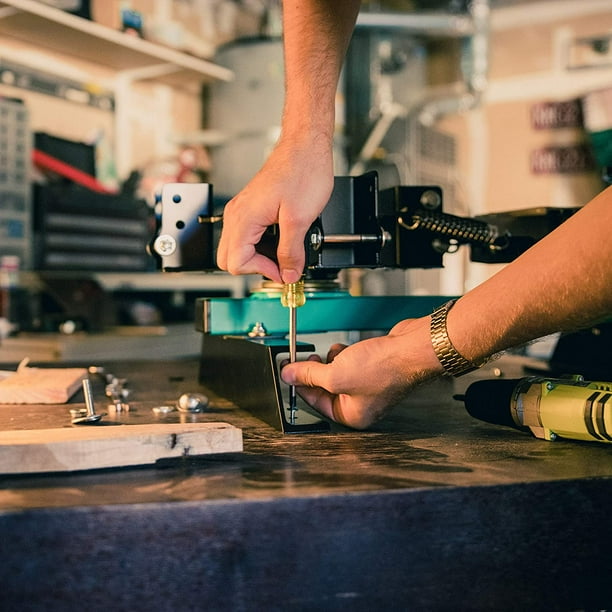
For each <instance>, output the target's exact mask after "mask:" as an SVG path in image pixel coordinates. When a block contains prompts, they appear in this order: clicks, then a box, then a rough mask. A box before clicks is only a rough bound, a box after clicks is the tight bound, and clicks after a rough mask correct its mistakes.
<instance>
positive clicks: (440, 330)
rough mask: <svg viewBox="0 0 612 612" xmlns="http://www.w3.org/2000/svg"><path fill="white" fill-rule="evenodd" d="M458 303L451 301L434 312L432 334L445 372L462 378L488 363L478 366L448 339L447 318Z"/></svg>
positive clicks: (436, 352)
mask: <svg viewBox="0 0 612 612" xmlns="http://www.w3.org/2000/svg"><path fill="white" fill-rule="evenodd" d="M456 301H457V300H456V299H455V300H450V301H448V302H446V304H442V306H439V307H438V308H436V309H435V310H434V311H433V313H432V315H431V325H430V333H431V344H432V345H433V350H434V353H435V354H436V357H437V358H438V361H439V362H440V363H441V364H442V367H443V368H444V370H445V371H446V372H447V373H448V374H452V375H453V376H461V375H463V374H467V373H468V372H473V371H474V370H477V369H478V368H479V367H480V366H482V365H484V363H486V362H483V363H481V364H479V365H477V364H475V363H473V362H471V361H470V360H469V359H466V358H465V357H464V356H463V355H461V353H459V351H457V349H456V348H455V347H454V346H453V343H452V342H451V341H450V338H449V337H448V331H447V329H446V316H447V315H448V311H449V310H450V309H451V308H452V307H453V306H454V305H455V302H456Z"/></svg>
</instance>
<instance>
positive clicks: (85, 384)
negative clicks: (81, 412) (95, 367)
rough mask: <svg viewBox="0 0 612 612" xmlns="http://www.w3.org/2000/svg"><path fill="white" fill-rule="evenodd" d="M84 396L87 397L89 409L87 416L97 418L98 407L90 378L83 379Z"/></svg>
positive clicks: (86, 401)
mask: <svg viewBox="0 0 612 612" xmlns="http://www.w3.org/2000/svg"><path fill="white" fill-rule="evenodd" d="M83 396H84V397H85V407H86V408H87V416H88V417H92V416H95V414H96V407H95V405H94V401H93V393H92V390H91V382H90V380H89V378H84V379H83Z"/></svg>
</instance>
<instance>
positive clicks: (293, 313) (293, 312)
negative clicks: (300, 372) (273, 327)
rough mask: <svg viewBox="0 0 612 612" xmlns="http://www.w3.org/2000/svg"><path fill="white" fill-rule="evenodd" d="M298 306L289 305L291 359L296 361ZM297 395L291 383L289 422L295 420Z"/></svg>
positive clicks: (293, 361) (292, 361)
mask: <svg viewBox="0 0 612 612" xmlns="http://www.w3.org/2000/svg"><path fill="white" fill-rule="evenodd" d="M296 336H297V308H296V307H295V306H289V361H290V363H295V360H296V358H297V340H296ZM296 410H297V395H296V391H295V385H289V422H290V423H294V422H295V413H296Z"/></svg>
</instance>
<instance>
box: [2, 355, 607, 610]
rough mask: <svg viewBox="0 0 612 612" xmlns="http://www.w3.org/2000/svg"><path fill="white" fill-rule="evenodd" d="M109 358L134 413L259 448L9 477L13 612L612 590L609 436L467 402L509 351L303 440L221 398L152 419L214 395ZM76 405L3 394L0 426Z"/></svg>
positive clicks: (547, 596)
mask: <svg viewBox="0 0 612 612" xmlns="http://www.w3.org/2000/svg"><path fill="white" fill-rule="evenodd" d="M55 365H57V364H55ZM80 365H83V366H88V365H91V364H87V363H83V364H80ZM96 365H98V364H96ZM104 365H106V367H107V369H108V370H109V371H112V372H114V373H116V374H117V376H121V377H126V378H127V379H128V381H129V386H130V389H131V390H132V396H131V401H130V405H131V409H130V411H129V413H125V414H124V415H123V417H122V418H123V419H126V422H129V423H146V422H156V421H157V420H159V419H160V418H165V419H169V420H172V419H175V420H176V421H177V422H178V421H179V420H180V419H181V418H183V419H185V418H187V419H197V420H203V421H206V420H208V421H223V422H227V423H230V424H232V425H234V426H236V427H239V428H241V429H242V432H243V442H244V450H243V452H237V453H229V454H222V455H211V456H207V457H201V458H197V457H196V458H184V459H177V460H169V461H163V462H161V463H159V464H156V465H154V466H150V467H138V468H119V469H108V470H98V471H87V472H72V473H59V474H36V475H27V476H26V475H17V476H0V543H1V556H0V592H1V597H0V602H1V603H0V608H1V609H3V610H28V611H30V610H76V609H89V610H103V609H109V610H114V611H115V610H156V611H158V610H206V611H208V612H212V611H215V610H231V611H243V610H244V611H248V610H257V611H260V610H262V611H263V610H266V611H270V610H317V611H318V610H351V611H353V610H368V611H372V610H522V611H524V610H530V611H533V610H547V611H549V610H585V609H600V610H601V609H604V608H609V607H610V606H611V605H612V580H611V579H610V578H611V577H612V557H611V556H610V553H609V545H610V543H611V542H612V521H611V520H610V511H609V508H610V504H611V502H612V447H610V446H609V445H606V444H598V443H588V442H572V441H562V440H557V441H555V442H547V441H543V440H538V439H536V438H533V437H532V436H530V435H529V434H526V433H522V432H518V431H514V430H512V429H506V428H503V427H499V426H495V425H490V424H487V423H483V422H479V421H477V420H475V419H473V418H472V417H470V416H469V415H468V414H467V413H466V412H465V410H464V408H463V405H462V403H460V402H458V401H456V400H454V399H453V394H454V393H457V392H461V391H462V388H461V387H462V386H463V388H465V386H466V385H467V384H468V383H469V382H470V381H471V380H473V378H474V377H476V376H490V375H492V372H493V370H492V368H497V370H498V371H497V372H496V373H497V374H502V375H507V376H515V375H517V373H519V372H517V368H518V366H517V363H516V362H514V361H512V362H508V364H506V363H505V362H504V361H503V360H500V361H498V362H495V363H494V364H493V365H492V366H490V368H489V370H486V369H485V370H484V371H480V372H478V373H474V374H471V375H469V377H463V378H462V379H458V380H457V381H452V380H450V379H440V380H437V381H434V382H432V383H430V384H428V385H425V386H423V387H422V388H420V389H419V390H417V391H415V392H414V393H413V394H412V395H411V396H410V397H409V398H408V399H407V400H406V401H405V402H404V403H403V404H402V405H401V406H399V407H398V408H397V409H395V410H394V411H393V412H392V413H391V414H390V415H389V417H388V418H387V419H385V420H384V421H383V422H381V423H379V424H377V425H376V426H374V427H372V429H371V430H369V431H366V432H355V431H351V430H347V429H344V428H342V427H340V426H333V427H332V431H331V432H330V433H324V434H292V435H287V434H282V433H280V432H279V431H277V430H275V429H274V428H272V427H270V426H269V425H267V424H265V423H263V422H262V421H260V420H258V419H257V418H255V417H254V416H252V415H250V414H247V413H245V412H243V411H241V410H240V409H239V408H238V407H236V406H233V405H231V404H230V403H229V402H228V401H226V400H223V399H222V398H216V397H214V396H211V399H212V402H211V407H210V410H209V411H208V412H206V413H202V414H187V415H185V414H184V413H174V412H173V413H170V414H169V415H166V416H160V415H157V414H155V413H154V412H153V411H152V408H153V407H155V406H158V405H161V404H166V403H168V402H171V401H176V399H177V398H178V397H179V395H180V394H181V393H184V392H193V391H199V392H201V391H203V389H201V387H200V386H199V385H198V383H197V372H198V364H197V360H174V361H167V362H152V361H142V362H121V361H117V362H115V363H110V364H104ZM487 367H489V366H487ZM500 370H501V372H500ZM519 374H520V373H519ZM237 384H240V382H239V373H237ZM97 397H102V398H103V394H102V396H99V395H98V396H97ZM82 402H83V397H82V394H81V395H80V396H79V395H78V394H77V395H76V396H75V397H74V398H73V400H71V403H72V404H78V403H82ZM69 407H71V406H69V405H61V406H30V405H28V406H7V405H5V406H0V429H22V428H45V427H50V426H56V427H62V426H70V421H69V414H68V408H69ZM109 418H110V417H109Z"/></svg>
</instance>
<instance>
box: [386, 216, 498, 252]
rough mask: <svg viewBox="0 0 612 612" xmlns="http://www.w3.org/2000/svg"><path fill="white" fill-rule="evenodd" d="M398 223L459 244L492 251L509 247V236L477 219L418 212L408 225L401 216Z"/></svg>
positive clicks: (409, 228) (406, 227)
mask: <svg viewBox="0 0 612 612" xmlns="http://www.w3.org/2000/svg"><path fill="white" fill-rule="evenodd" d="M398 223H399V224H400V225H401V226H402V227H403V228H405V229H408V230H415V229H419V228H420V229H425V230H428V231H430V232H432V233H434V234H440V235H442V236H447V237H448V238H450V239H452V240H455V241H456V242H457V243H469V244H474V243H478V244H484V245H486V246H488V247H489V248H490V249H491V250H492V251H499V250H502V249H505V248H506V247H507V246H508V239H509V235H508V234H507V233H506V234H501V235H500V233H499V231H498V229H497V227H495V226H494V225H489V224H488V223H485V222H484V221H478V220H477V219H466V218H464V217H457V216H455V215H449V214H446V213H438V212H432V211H416V212H415V213H413V214H412V216H411V218H410V222H409V223H407V222H406V220H404V219H403V218H402V217H401V216H400V217H398Z"/></svg>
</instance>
